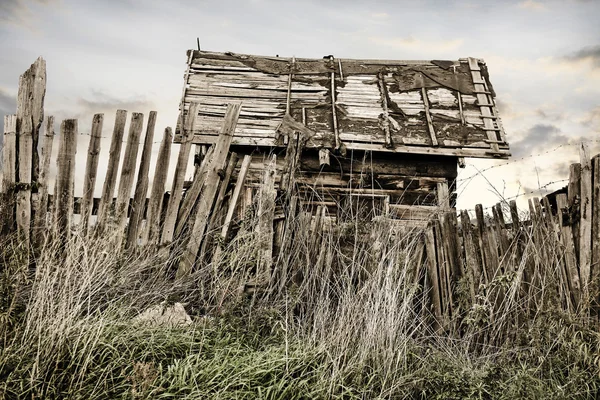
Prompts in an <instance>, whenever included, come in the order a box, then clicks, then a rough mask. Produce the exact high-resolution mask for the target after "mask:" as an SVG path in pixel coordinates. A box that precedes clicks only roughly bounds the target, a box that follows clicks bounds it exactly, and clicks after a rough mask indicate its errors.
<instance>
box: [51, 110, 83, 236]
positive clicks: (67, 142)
mask: <svg viewBox="0 0 600 400" xmlns="http://www.w3.org/2000/svg"><path fill="white" fill-rule="evenodd" d="M76 152H77V120H76V119H67V120H64V121H63V122H62V124H61V125H60V146H59V148H58V162H57V164H58V174H57V177H56V193H55V198H56V208H55V213H56V215H55V218H54V221H55V229H54V231H55V232H56V237H57V238H59V239H60V240H61V241H62V243H63V244H64V243H66V241H67V240H68V239H69V237H70V236H71V219H72V216H73V184H74V182H75V153H76Z"/></svg>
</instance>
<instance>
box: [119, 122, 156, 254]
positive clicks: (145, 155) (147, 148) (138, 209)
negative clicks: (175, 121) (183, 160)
mask: <svg viewBox="0 0 600 400" xmlns="http://www.w3.org/2000/svg"><path fill="white" fill-rule="evenodd" d="M155 127H156V111H150V114H149V116H148V125H147V126H146V137H145V138H144V147H143V148H142V158H141V160H140V168H139V170H138V177H137V182H136V184H135V193H134V195H133V205H132V210H131V216H130V217H129V224H128V226H127V240H126V242H125V245H126V247H128V248H130V247H132V246H134V245H135V244H137V241H138V236H139V231H140V225H141V223H142V220H143V217H144V203H145V201H146V194H147V193H148V184H149V182H148V172H149V171H150V159H151V158H152V141H153V140H154V128H155Z"/></svg>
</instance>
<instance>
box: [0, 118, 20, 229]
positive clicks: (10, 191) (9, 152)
mask: <svg viewBox="0 0 600 400" xmlns="http://www.w3.org/2000/svg"><path fill="white" fill-rule="evenodd" d="M2 152H3V156H2V193H5V201H4V204H3V206H2V208H3V209H4V213H3V215H2V228H3V231H5V232H6V233H8V232H12V230H13V226H14V217H15V215H14V213H15V208H14V206H15V202H14V193H15V183H16V181H17V116H16V115H5V116H4V142H3V148H2Z"/></svg>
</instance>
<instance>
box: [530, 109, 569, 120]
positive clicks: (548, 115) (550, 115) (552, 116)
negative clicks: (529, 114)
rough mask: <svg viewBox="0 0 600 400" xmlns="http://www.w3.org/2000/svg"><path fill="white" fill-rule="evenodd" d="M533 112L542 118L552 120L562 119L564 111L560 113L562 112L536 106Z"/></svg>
mask: <svg viewBox="0 0 600 400" xmlns="http://www.w3.org/2000/svg"><path fill="white" fill-rule="evenodd" d="M535 113H536V115H537V116H538V117H540V118H543V119H545V120H547V121H552V122H558V121H562V120H563V119H564V117H565V116H564V113H562V112H552V111H545V110H542V109H541V108H538V109H537V110H535Z"/></svg>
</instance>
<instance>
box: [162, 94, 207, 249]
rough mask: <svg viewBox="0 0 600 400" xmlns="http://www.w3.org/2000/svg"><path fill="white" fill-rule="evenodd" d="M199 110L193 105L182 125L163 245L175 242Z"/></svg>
mask: <svg viewBox="0 0 600 400" xmlns="http://www.w3.org/2000/svg"><path fill="white" fill-rule="evenodd" d="M199 108H200V103H191V104H190V108H189V111H188V115H187V117H186V118H185V123H184V124H181V126H182V127H183V132H182V141H181V145H180V146H179V156H178V157H177V166H176V167H175V174H174V176H173V186H172V189H171V197H170V198H169V204H168V205H167V212H166V215H165V222H164V226H163V232H162V237H161V243H163V244H165V243H169V242H171V241H172V240H173V233H174V231H175V224H176V222H177V214H178V212H179V203H180V202H181V196H182V195H183V193H182V191H183V181H184V179H185V171H186V170H187V164H188V160H189V158H190V150H191V148H192V140H193V138H194V134H193V133H192V129H193V127H194V121H195V120H196V117H197V116H198V110H199ZM182 113H183V109H182ZM182 118H183V117H182Z"/></svg>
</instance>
